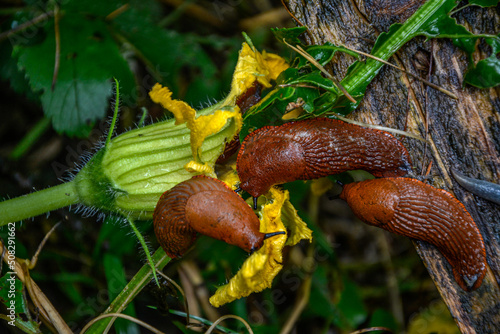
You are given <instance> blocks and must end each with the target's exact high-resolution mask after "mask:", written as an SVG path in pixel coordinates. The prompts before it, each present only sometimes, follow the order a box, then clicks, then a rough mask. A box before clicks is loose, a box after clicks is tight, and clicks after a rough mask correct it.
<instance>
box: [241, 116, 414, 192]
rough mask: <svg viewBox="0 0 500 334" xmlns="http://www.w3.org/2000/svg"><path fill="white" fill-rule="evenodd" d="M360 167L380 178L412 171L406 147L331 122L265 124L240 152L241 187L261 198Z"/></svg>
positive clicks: (380, 135) (390, 138) (372, 131)
mask: <svg viewBox="0 0 500 334" xmlns="http://www.w3.org/2000/svg"><path fill="white" fill-rule="evenodd" d="M355 169H362V170H366V171H368V172H370V173H372V174H373V175H375V176H377V177H388V176H403V175H405V174H407V173H408V172H409V170H410V169H411V159H410V156H409V154H408V151H407V150H406V148H405V147H404V146H403V145H402V144H401V143H400V142H399V141H398V140H397V139H396V138H395V137H394V136H393V135H391V134H390V133H388V132H385V131H381V130H375V129H370V128H363V127H361V126H358V125H354V124H349V123H344V122H342V121H338V120H332V119H328V118H315V119H309V120H304V121H298V122H290V123H286V124H283V125H281V126H266V127H263V128H260V129H258V130H256V131H254V132H252V133H250V134H249V135H248V136H247V137H246V138H245V140H244V141H243V143H242V145H241V148H240V150H239V152H238V159H237V170H238V175H239V177H240V180H241V185H240V187H241V188H242V189H243V190H245V191H247V192H248V193H249V194H250V195H252V196H253V197H258V196H260V195H262V194H264V193H265V192H267V191H268V190H269V188H271V187H272V186H273V185H275V184H281V183H286V182H291V181H295V180H310V179H316V178H320V177H324V176H327V175H332V174H338V173H342V172H345V171H348V170H355Z"/></svg>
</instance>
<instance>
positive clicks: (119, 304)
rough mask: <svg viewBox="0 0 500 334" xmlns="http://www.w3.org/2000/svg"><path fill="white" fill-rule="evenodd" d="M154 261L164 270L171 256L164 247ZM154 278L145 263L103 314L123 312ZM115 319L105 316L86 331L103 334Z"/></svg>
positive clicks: (157, 253)
mask: <svg viewBox="0 0 500 334" xmlns="http://www.w3.org/2000/svg"><path fill="white" fill-rule="evenodd" d="M152 260H153V262H154V263H155V268H156V270H162V269H163V268H164V267H165V266H166V265H167V264H168V263H169V262H170V258H169V257H168V256H167V254H165V251H163V249H162V248H158V250H157V251H156V252H155V253H154V254H153V257H152ZM152 278H153V271H152V269H151V267H150V266H149V264H145V265H144V266H142V268H141V269H140V270H139V271H138V272H137V274H135V276H134V277H133V278H132V279H131V280H130V282H129V283H128V284H127V286H126V287H125V288H124V289H123V290H122V292H120V294H119V295H118V296H117V297H116V298H115V300H113V302H112V303H111V304H110V305H109V307H108V308H107V309H106V310H105V311H104V312H103V314H108V313H120V312H122V311H123V310H124V309H125V308H126V307H127V306H128V304H129V303H130V302H131V301H132V300H134V298H135V297H136V296H137V295H138V294H139V292H141V290H142V289H143V288H144V287H145V286H146V284H148V283H149V282H151V280H152ZM113 321H114V319H112V318H104V319H102V320H101V321H99V322H97V323H96V324H94V325H93V326H92V327H90V328H89V330H88V331H86V333H92V334H101V333H103V332H104V330H105V329H106V327H108V325H110V323H111V324H112V322H113Z"/></svg>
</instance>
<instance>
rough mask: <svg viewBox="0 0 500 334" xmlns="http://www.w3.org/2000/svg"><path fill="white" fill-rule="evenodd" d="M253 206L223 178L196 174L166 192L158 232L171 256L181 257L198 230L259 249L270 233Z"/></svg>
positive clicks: (157, 212)
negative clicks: (264, 231) (262, 224)
mask: <svg viewBox="0 0 500 334" xmlns="http://www.w3.org/2000/svg"><path fill="white" fill-rule="evenodd" d="M259 228H260V221H259V219H258V217H257V215H256V214H255V213H254V212H253V211H252V209H251V208H250V206H249V205H248V204H247V203H246V202H245V201H244V200H243V199H242V198H241V197H240V196H238V194H236V193H235V192H234V191H233V190H231V189H230V188H229V187H228V186H226V184H225V183H223V182H222V181H219V180H216V179H212V178H209V177H205V176H195V177H193V178H191V179H189V180H187V181H184V182H182V183H179V184H178V185H176V186H175V187H173V188H172V189H170V190H169V191H167V192H165V193H164V194H163V195H162V196H161V198H160V200H159V201H158V204H157V206H156V209H155V212H154V229H155V235H156V237H157V239H158V241H159V243H160V245H161V246H162V248H163V249H164V250H165V252H166V253H167V254H168V256H170V257H171V258H177V257H181V256H182V255H183V254H184V253H185V252H186V251H187V250H188V249H189V248H190V247H191V245H192V244H193V243H194V241H195V240H196V237H197V233H201V234H204V235H207V236H210V237H212V238H215V239H218V240H222V241H225V242H227V243H229V244H232V245H235V246H238V247H240V248H242V249H244V250H245V251H247V252H250V251H251V250H255V249H259V248H260V247H261V246H262V244H263V242H264V239H265V238H266V234H264V233H261V232H260V231H259Z"/></svg>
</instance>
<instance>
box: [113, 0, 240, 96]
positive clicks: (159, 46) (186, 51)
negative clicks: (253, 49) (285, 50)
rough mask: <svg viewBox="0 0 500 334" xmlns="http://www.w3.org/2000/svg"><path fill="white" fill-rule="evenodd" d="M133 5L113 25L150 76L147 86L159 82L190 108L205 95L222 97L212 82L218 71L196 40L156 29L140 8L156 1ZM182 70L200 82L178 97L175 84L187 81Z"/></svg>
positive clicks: (143, 8) (173, 32)
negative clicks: (189, 105)
mask: <svg viewBox="0 0 500 334" xmlns="http://www.w3.org/2000/svg"><path fill="white" fill-rule="evenodd" d="M136 2H137V1H134V2H132V4H131V7H130V8H129V9H128V10H127V11H125V12H124V13H122V14H121V15H120V16H118V17H117V18H116V19H115V20H114V23H115V26H116V28H117V29H118V30H119V31H120V34H121V35H122V36H123V37H124V38H125V39H126V40H127V42H128V43H130V44H131V45H133V49H134V50H135V51H136V52H138V53H139V54H140V58H141V59H142V60H143V62H144V63H145V64H146V66H147V67H148V69H149V71H150V73H151V74H152V76H153V77H149V78H147V80H148V83H150V84H151V85H153V84H154V83H155V82H159V83H160V84H162V85H163V86H167V87H169V88H170V90H171V91H172V92H173V94H174V96H176V97H178V98H182V99H183V100H186V101H187V102H189V103H191V104H194V105H198V104H199V103H200V102H205V101H206V99H207V96H211V97H213V98H218V97H222V96H221V91H222V90H221V83H220V81H219V80H215V79H216V78H217V75H218V73H219V71H218V69H217V67H216V66H215V64H214V63H213V61H212V59H211V58H210V57H209V56H208V54H207V52H206V51H205V50H204V49H203V48H202V47H201V45H200V43H199V41H198V38H197V37H196V36H194V35H191V34H187V33H185V34H180V33H178V32H176V31H172V30H166V29H163V28H161V27H159V26H158V25H157V23H156V22H155V21H154V20H153V19H152V18H151V15H149V14H148V10H149V9H148V8H147V7H144V4H148V3H152V4H154V3H156V1H152V0H144V1H142V3H143V4H142V5H141V6H139V5H138V4H136ZM238 47H239V45H238ZM186 68H187V69H189V70H190V71H191V73H188V75H190V76H192V77H200V78H203V80H193V81H195V84H194V85H192V86H189V87H187V91H186V92H185V95H180V94H179V93H180V91H181V89H180V87H179V82H182V81H187V80H186V79H183V78H182V76H186V74H185V73H186V72H185V69H186Z"/></svg>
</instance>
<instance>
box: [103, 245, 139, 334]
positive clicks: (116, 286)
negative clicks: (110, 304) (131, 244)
mask: <svg viewBox="0 0 500 334" xmlns="http://www.w3.org/2000/svg"><path fill="white" fill-rule="evenodd" d="M103 266H104V273H105V274H106V281H107V283H108V293H109V299H115V298H116V297H118V295H119V293H120V292H121V291H122V290H123V288H124V287H125V286H126V285H127V280H126V278H125V269H124V267H123V263H122V261H121V259H120V258H119V257H117V256H115V255H112V254H109V253H106V254H104V260H103ZM122 313H123V314H127V315H130V316H133V317H135V308H134V304H133V303H130V304H129V305H128V306H127V308H126V309H125V311H123V312H122ZM114 325H115V329H116V332H117V333H131V334H133V333H139V332H140V331H139V327H138V325H137V324H136V323H134V322H131V321H129V320H126V319H116V321H115V323H114Z"/></svg>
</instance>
